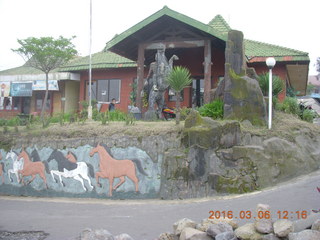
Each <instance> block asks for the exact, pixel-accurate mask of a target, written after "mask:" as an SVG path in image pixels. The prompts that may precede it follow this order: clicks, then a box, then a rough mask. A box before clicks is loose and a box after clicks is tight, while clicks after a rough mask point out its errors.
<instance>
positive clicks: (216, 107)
mask: <svg viewBox="0 0 320 240" xmlns="http://www.w3.org/2000/svg"><path fill="white" fill-rule="evenodd" d="M223 105H224V104H223V101H221V100H220V99H219V100H215V101H213V102H211V103H208V104H205V105H203V106H202V107H200V108H199V112H200V114H201V116H204V117H212V118H214V119H218V118H220V119H221V118H223Z"/></svg>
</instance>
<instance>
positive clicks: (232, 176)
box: [0, 112, 320, 199]
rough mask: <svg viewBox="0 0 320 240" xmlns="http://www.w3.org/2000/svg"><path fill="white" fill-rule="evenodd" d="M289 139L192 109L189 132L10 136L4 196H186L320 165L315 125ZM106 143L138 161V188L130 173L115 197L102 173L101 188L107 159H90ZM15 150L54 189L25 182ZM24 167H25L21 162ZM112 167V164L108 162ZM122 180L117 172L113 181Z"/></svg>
mask: <svg viewBox="0 0 320 240" xmlns="http://www.w3.org/2000/svg"><path fill="white" fill-rule="evenodd" d="M289 136H290V137H279V136H268V135H259V134H254V133H252V132H251V133H250V132H248V131H247V132H245V131H242V130H241V126H240V123H239V122H238V121H214V120H212V119H210V118H202V117H200V115H199V114H198V113H197V112H192V113H191V114H190V115H189V117H188V118H187V120H186V121H185V127H184V128H183V129H182V130H181V131H172V132H166V133H165V134H153V133H145V134H143V135H141V134H139V136H134V135H132V134H121V133H116V134H113V135H111V136H99V137H98V136H96V137H89V138H88V137H86V138H81V137H77V138H62V139H56V140H54V139H50V137H47V136H44V135H42V136H35V137H32V138H17V139H14V141H10V139H8V140H7V141H8V142H7V143H6V142H4V141H2V142H1V146H2V148H3V149H0V153H1V156H2V160H0V163H1V164H0V168H1V169H0V170H4V171H0V183H1V182H2V184H0V193H1V194H8V195H27V196H29V195H30V196H48V197H50V196H55V197H57V196H62V197H92V198H113V199H127V198H135V199H141V198H161V199H184V198H195V197H207V196H213V195H216V194H230V193H245V192H250V191H254V190H258V189H262V188H265V187H268V186H272V185H275V184H277V183H280V182H283V181H286V180H289V179H291V178H293V177H297V176H299V175H302V174H306V173H310V172H312V171H315V170H317V169H318V168H319V167H320V150H319V146H320V135H319V134H318V133H317V132H314V131H312V130H311V129H308V128H301V129H299V128H297V129H296V130H295V132H294V133H292V134H289ZM98 143H100V144H101V145H103V144H105V145H106V147H107V148H109V154H110V156H111V157H112V158H114V159H116V160H115V161H122V160H125V159H130V160H133V161H132V162H133V163H134V171H135V173H136V176H137V178H138V193H136V191H135V184H134V182H133V181H132V180H130V178H128V177H126V178H125V179H126V181H125V183H124V184H122V185H121V186H120V187H119V188H118V189H116V190H114V191H112V196H110V193H109V179H107V178H101V180H100V183H101V187H99V186H98V184H97V181H96V176H95V175H96V174H97V173H99V172H101V171H102V170H101V169H102V166H101V165H100V164H101V163H100V157H99V156H98V154H97V153H96V154H94V155H93V156H92V157H90V152H91V151H92V149H94V148H95V147H96V145H97V144H98ZM11 147H12V148H13V150H14V151H16V152H17V154H20V152H21V151H22V150H23V148H24V150H25V151H26V152H27V154H29V155H30V158H31V161H32V162H33V163H35V162H36V161H39V162H38V163H36V164H38V165H41V164H43V166H42V167H40V168H39V169H40V170H41V169H42V171H43V174H44V176H45V179H46V181H47V186H48V188H46V184H45V181H44V179H43V178H41V177H40V175H36V177H35V179H34V181H32V182H31V183H30V184H28V185H23V184H22V183H19V182H18V181H17V177H16V175H15V173H14V171H15V170H16V171H17V170H19V164H18V163H17V162H14V161H13V159H12V158H10V157H8V158H7V155H8V153H9V152H10V148H11ZM4 149H6V150H4ZM54 152H55V154H57V152H59V153H60V160H59V157H56V158H54V159H53V160H50V161H49V158H50V155H52V154H53V153H54ZM69 152H71V153H72V154H74V156H75V158H76V163H71V162H70V161H69V160H67V159H65V156H66V155H67V154H68V153H69ZM36 153H37V154H38V155H39V157H38V158H37V157H36V155H37V154H36ZM1 156H0V158H1ZM32 156H33V157H32ZM61 156H62V157H61ZM61 159H62V160H61ZM61 161H63V162H64V163H66V164H67V163H68V164H67V165H66V167H61V166H60V167H59V165H60V164H59V163H58V162H61ZM138 162H139V163H140V165H141V168H140V169H139V166H138V165H139V164H138ZM79 164H80V165H81V167H82V168H84V172H85V174H84V175H78V176H73V175H72V173H73V172H72V171H73V170H75V169H77V168H75V167H74V166H77V167H78V166H80V165H79ZM72 166H73V168H72ZM24 167H25V166H24ZM64 168H66V169H64ZM20 169H24V168H22V167H21V166H20ZM107 169H110V167H109V165H108V164H107ZM141 169H142V170H141ZM24 170H25V169H24ZM78 170H79V169H78ZM10 172H11V173H10ZM25 175H26V177H24V181H25V183H26V182H27V181H29V180H31V176H28V175H30V173H28V174H25ZM60 175H61V181H62V182H60V178H59V176H60ZM74 175H75V174H74ZM100 176H101V175H100ZM127 176H128V175H127ZM102 177H105V176H102ZM1 180H3V181H1ZM119 181H120V179H119V178H118V177H116V178H115V181H114V182H113V186H116V185H117V184H118V183H119ZM82 182H83V185H82Z"/></svg>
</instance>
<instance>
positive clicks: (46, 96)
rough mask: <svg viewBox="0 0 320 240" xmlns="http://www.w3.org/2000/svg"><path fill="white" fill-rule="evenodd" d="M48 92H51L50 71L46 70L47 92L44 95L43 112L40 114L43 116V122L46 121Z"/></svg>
mask: <svg viewBox="0 0 320 240" xmlns="http://www.w3.org/2000/svg"><path fill="white" fill-rule="evenodd" d="M48 93H49V73H48V72H46V94H45V95H44V99H43V103H42V109H41V114H40V118H41V121H42V122H43V121H44V113H45V109H46V105H47V100H48Z"/></svg>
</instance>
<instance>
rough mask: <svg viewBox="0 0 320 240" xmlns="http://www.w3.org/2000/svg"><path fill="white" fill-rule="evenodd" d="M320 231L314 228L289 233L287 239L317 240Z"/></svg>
mask: <svg viewBox="0 0 320 240" xmlns="http://www.w3.org/2000/svg"><path fill="white" fill-rule="evenodd" d="M319 239H320V232H319V231H316V230H310V229H307V230H304V231H301V232H298V233H290V234H289V240H319Z"/></svg>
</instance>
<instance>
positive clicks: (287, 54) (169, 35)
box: [61, 6, 309, 111]
mask: <svg viewBox="0 0 320 240" xmlns="http://www.w3.org/2000/svg"><path fill="white" fill-rule="evenodd" d="M229 30H231V27H230V26H229V25H228V24H227V22H226V21H225V20H224V19H223V18H222V17H221V16H220V15H217V16H216V17H215V18H213V19H212V20H211V21H210V22H209V23H208V24H204V23H201V22H199V21H197V20H194V19H192V18H190V17H188V16H186V15H183V14H181V13H178V12H176V11H173V10H171V9H169V8H168V7H166V6H165V7H164V8H162V9H161V10H160V11H158V12H156V13H154V14H153V15H151V16H149V17H147V18H146V19H144V20H143V21H141V22H139V23H137V24H136V25H134V26H132V27H131V28H129V29H128V30H127V31H125V32H123V33H121V34H119V35H116V36H115V37H114V38H113V39H111V40H110V41H109V42H107V44H106V47H105V49H104V51H102V52H99V53H96V54H94V55H93V56H92V59H93V64H92V69H93V75H92V79H93V84H92V89H93V90H92V96H93V98H95V99H96V100H97V101H98V102H101V103H102V105H107V104H108V103H109V102H110V100H111V99H112V98H113V97H114V98H116V99H117V100H118V102H119V104H118V108H119V109H121V110H124V111H126V109H127V107H128V105H129V104H130V100H129V96H130V93H131V92H132V84H133V83H134V80H135V79H137V78H138V86H137V88H138V89H137V91H138V92H141V89H142V85H143V82H144V78H145V77H146V75H147V72H148V68H149V66H150V63H151V62H153V61H154V56H155V53H156V50H157V49H159V48H163V47H165V49H166V56H167V57H168V58H170V57H171V56H172V55H173V54H175V55H177V56H178V57H179V60H178V61H175V65H182V66H185V67H187V68H188V69H189V70H190V72H191V74H192V77H193V83H192V85H191V86H190V87H188V88H185V89H184V91H183V93H182V97H183V101H182V105H183V106H186V107H191V106H195V105H196V106H199V105H202V104H203V102H208V100H209V92H210V90H211V89H212V88H214V87H216V86H217V84H218V82H219V81H220V80H221V79H222V78H223V76H224V62H225V60H224V52H225V47H226V40H227V34H228V31H229ZM245 54H246V62H247V65H248V67H254V68H255V69H256V72H257V73H258V74H261V73H263V72H266V71H268V69H267V67H266V64H265V60H266V58H267V57H270V56H272V57H275V59H276V60H277V64H276V66H275V67H274V69H273V73H274V74H276V75H278V76H279V77H280V78H281V79H282V80H283V81H284V82H285V83H286V84H285V85H286V86H290V87H293V88H294V89H295V90H296V91H299V92H300V94H301V95H304V94H305V92H306V86H307V76H308V65H309V57H308V53H306V52H302V51H298V50H294V49H289V48H285V47H280V46H276V45H272V44H267V43H262V42H257V41H253V40H248V39H245ZM61 69H62V70H63V71H70V72H75V73H80V76H81V77H80V94H79V96H80V101H83V100H86V99H87V96H88V79H89V75H88V57H85V58H82V59H77V60H76V61H73V62H72V63H70V64H68V65H66V66H64V67H63V68H61ZM279 97H280V99H283V98H284V97H285V91H283V92H282V93H281V95H280V96H279ZM166 101H167V105H168V106H169V107H174V97H173V96H171V94H170V91H168V92H167V94H166ZM141 102H142V101H141V97H140V94H137V104H138V106H139V107H141V106H142V103H141ZM104 109H106V107H103V108H102V110H104Z"/></svg>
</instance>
